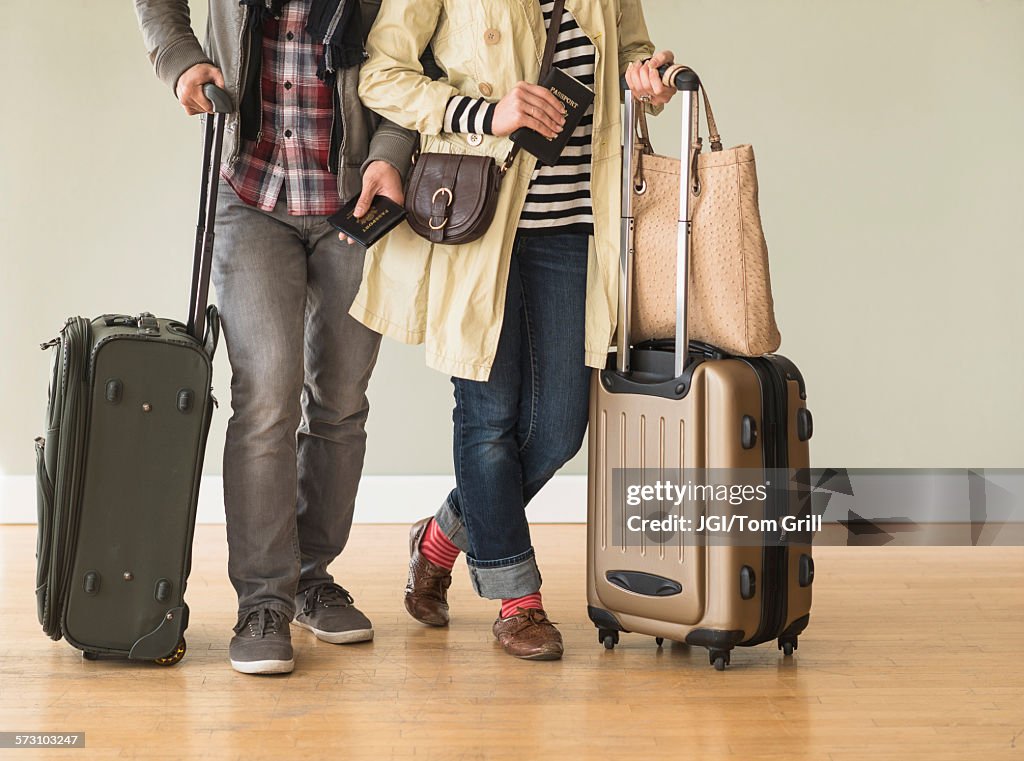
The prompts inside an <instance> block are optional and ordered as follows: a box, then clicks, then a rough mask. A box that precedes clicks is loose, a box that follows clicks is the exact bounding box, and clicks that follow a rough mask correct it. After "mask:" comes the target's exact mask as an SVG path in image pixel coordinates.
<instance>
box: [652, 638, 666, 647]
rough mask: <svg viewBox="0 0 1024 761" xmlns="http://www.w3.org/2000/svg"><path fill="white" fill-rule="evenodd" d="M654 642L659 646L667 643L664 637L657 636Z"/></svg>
mask: <svg viewBox="0 0 1024 761" xmlns="http://www.w3.org/2000/svg"><path fill="white" fill-rule="evenodd" d="M654 644H655V645H657V646H658V647H661V646H662V645H664V644H665V638H664V637H655V638H654Z"/></svg>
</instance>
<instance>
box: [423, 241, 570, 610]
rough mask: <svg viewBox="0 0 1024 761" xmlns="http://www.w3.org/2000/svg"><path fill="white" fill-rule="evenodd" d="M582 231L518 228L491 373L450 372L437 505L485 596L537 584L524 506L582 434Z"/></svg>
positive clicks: (515, 593)
mask: <svg viewBox="0 0 1024 761" xmlns="http://www.w3.org/2000/svg"><path fill="white" fill-rule="evenodd" d="M587 250H588V237H587V236H586V235H569V234H567V235H539V236H538V235H528V236H525V235H520V236H518V237H517V238H516V241H515V244H514V248H513V252H512V263H511V268H510V270H509V276H508V277H509V280H508V290H507V295H506V298H505V313H504V319H503V322H502V328H501V336H500V338H499V340H498V351H497V355H496V356H495V359H494V365H493V367H492V368H491V374H490V377H489V379H488V380H487V381H483V382H481V381H470V380H464V379H461V378H453V379H452V383H453V384H454V386H455V413H454V415H453V417H454V422H455V480H456V488H455V489H454V490H453V491H452V492H451V494H449V495H448V498H447V499H446V500H445V502H444V504H443V505H442V506H441V509H440V510H439V511H438V513H437V515H436V519H437V522H438V525H439V526H440V528H441V530H442V531H444V533H445V534H446V535H447V536H448V537H449V538H450V539H451V540H452V542H453V543H454V544H456V545H457V546H458V547H459V548H460V549H462V550H463V551H464V552H465V553H466V559H467V562H468V564H469V570H470V578H471V579H472V582H473V587H474V588H475V589H476V591H477V593H478V594H480V595H481V596H482V597H487V598H490V599H501V598H512V597H522V596H523V595H528V594H531V593H533V592H536V591H538V590H539V589H540V586H541V576H540V571H539V569H538V568H537V561H536V558H535V557H534V551H533V545H532V544H531V542H530V526H529V523H528V522H527V520H526V506H527V505H528V504H529V502H530V500H531V499H533V497H534V496H535V495H536V494H537V492H539V491H540V490H541V488H542V487H543V486H544V484H546V483H547V482H548V481H549V480H550V479H551V477H552V476H553V475H554V474H555V472H556V471H557V470H558V469H559V468H560V467H562V465H564V464H565V463H566V462H567V461H568V460H569V459H570V458H572V457H573V456H574V455H575V454H576V452H578V451H579V448H580V446H581V445H582V443H583V435H584V433H585V432H586V429H587V416H588V402H589V388H590V386H589V383H590V370H589V369H588V368H587V367H586V364H585V361H584V333H585V324H586V295H587Z"/></svg>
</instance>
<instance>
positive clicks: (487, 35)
mask: <svg viewBox="0 0 1024 761" xmlns="http://www.w3.org/2000/svg"><path fill="white" fill-rule="evenodd" d="M484 42H486V43H487V44H488V45H497V44H498V43H499V42H501V32H499V31H498V30H497V29H488V30H487V31H486V32H484Z"/></svg>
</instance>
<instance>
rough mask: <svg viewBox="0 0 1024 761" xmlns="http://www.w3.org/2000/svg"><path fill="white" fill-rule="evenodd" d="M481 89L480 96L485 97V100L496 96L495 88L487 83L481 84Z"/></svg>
mask: <svg viewBox="0 0 1024 761" xmlns="http://www.w3.org/2000/svg"><path fill="white" fill-rule="evenodd" d="M479 89H480V94H481V95H483V96H484V97H485V98H489V97H491V96H492V95H494V88H493V87H491V85H490V84H489V83H487V82H481V83H480V88H479Z"/></svg>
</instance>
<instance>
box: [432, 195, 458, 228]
mask: <svg viewBox="0 0 1024 761" xmlns="http://www.w3.org/2000/svg"><path fill="white" fill-rule="evenodd" d="M441 194H445V195H447V196H448V200H447V201H445V204H444V206H442V207H440V208H438V202H437V197H438V196H439V195H441ZM454 200H455V196H454V195H452V191H451V188H438V189H437V190H435V191H434V195H432V196H431V197H430V203H431V205H432V207H433V208H431V210H430V211H431V214H430V220H429V221H428V222H427V226H428V227H430V229H431V230H443V229H444V228H445V226H446V225H447V224H448V215H447V214H445V212H447V211H448V207H449V206H451V205H452V201H454ZM442 215H443V216H442ZM438 217H440V218H441V224H439V225H435V224H434V220H435V219H436V218H438Z"/></svg>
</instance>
